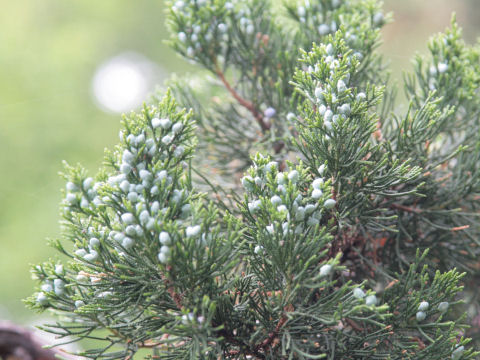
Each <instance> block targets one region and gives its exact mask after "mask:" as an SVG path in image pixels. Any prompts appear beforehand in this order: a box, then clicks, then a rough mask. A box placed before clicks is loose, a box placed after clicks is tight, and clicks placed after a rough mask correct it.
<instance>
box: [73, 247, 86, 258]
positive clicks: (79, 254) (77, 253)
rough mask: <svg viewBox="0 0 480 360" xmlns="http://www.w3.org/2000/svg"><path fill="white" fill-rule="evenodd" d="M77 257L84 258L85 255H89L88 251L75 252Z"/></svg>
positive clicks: (79, 250)
mask: <svg viewBox="0 0 480 360" xmlns="http://www.w3.org/2000/svg"><path fill="white" fill-rule="evenodd" d="M75 255H77V256H78V257H84V256H85V255H87V251H86V250H85V249H78V250H76V251H75Z"/></svg>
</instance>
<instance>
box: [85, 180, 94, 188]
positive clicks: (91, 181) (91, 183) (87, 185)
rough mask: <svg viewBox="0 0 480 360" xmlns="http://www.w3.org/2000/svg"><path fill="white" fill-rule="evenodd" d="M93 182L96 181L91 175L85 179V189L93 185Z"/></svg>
mask: <svg viewBox="0 0 480 360" xmlns="http://www.w3.org/2000/svg"><path fill="white" fill-rule="evenodd" d="M93 183H94V181H93V179H92V178H91V177H88V178H86V179H85V180H83V188H84V189H85V190H88V189H90V188H91V187H92V186H93Z"/></svg>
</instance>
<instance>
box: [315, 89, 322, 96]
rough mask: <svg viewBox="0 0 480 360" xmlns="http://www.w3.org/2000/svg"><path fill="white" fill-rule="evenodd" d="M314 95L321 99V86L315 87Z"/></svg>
mask: <svg viewBox="0 0 480 360" xmlns="http://www.w3.org/2000/svg"><path fill="white" fill-rule="evenodd" d="M315 97H316V98H317V99H323V89H322V88H321V87H317V88H315Z"/></svg>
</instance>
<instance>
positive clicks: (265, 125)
mask: <svg viewBox="0 0 480 360" xmlns="http://www.w3.org/2000/svg"><path fill="white" fill-rule="evenodd" d="M215 72H216V73H217V76H218V77H219V79H220V81H221V82H222V83H223V85H224V86H225V88H226V89H227V90H228V92H229V93H230V94H231V95H232V96H233V97H234V98H235V100H237V101H238V103H239V104H240V105H242V106H243V107H244V108H246V109H247V110H248V111H250V112H251V113H252V115H253V117H254V118H255V120H256V121H257V123H258V124H259V125H260V127H261V128H262V131H263V132H266V131H267V130H270V127H271V125H270V124H269V123H266V122H265V121H264V120H263V116H262V114H261V113H260V112H259V111H258V110H257V109H256V108H255V106H254V105H253V103H251V102H250V101H248V100H245V99H244V98H243V97H242V96H241V95H240V94H239V93H238V92H237V91H236V90H235V89H234V88H233V87H232V86H231V85H230V83H229V82H228V80H227V79H226V78H225V74H224V73H223V72H222V70H220V68H219V67H218V66H216V68H215Z"/></svg>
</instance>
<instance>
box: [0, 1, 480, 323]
mask: <svg viewBox="0 0 480 360" xmlns="http://www.w3.org/2000/svg"><path fill="white" fill-rule="evenodd" d="M275 1H276V0H275ZM477 4H478V0H456V1H447V0H422V1H418V0H387V1H385V8H386V11H394V18H395V22H394V23H393V24H389V25H388V26H387V27H386V28H385V30H384V44H383V46H382V47H381V51H382V52H383V53H384V54H385V57H386V59H387V60H389V61H391V63H392V66H393V67H394V77H395V78H397V79H399V80H400V79H401V72H402V71H403V70H409V69H410V59H411V57H412V55H413V54H414V52H415V51H420V52H424V51H425V49H426V40H427V39H428V37H429V36H430V35H431V34H433V33H435V32H438V31H441V30H443V29H444V28H445V27H446V26H448V24H449V22H450V17H451V13H452V11H455V12H456V13H457V19H458V21H459V23H460V24H461V26H462V27H463V28H464V30H465V37H466V39H467V40H468V41H469V42H473V41H474V40H475V38H476V36H477V35H478V34H479V33H480V10H477V6H476V5H477ZM1 6H2V7H1V8H2V11H1V12H0V174H1V176H0V203H1V206H0V294H1V297H0V320H1V319H9V320H13V321H16V322H20V323H28V322H30V321H31V320H32V319H33V315H34V314H32V313H31V312H29V311H27V310H26V309H25V308H24V306H23V304H22V303H21V299H22V298H25V297H26V296H28V295H30V294H31V293H32V289H33V281H32V280H31V278H30V273H29V269H30V264H33V263H38V262H41V261H43V260H46V259H47V258H49V257H53V256H56V254H55V253H54V252H53V250H52V249H50V248H49V247H47V246H46V238H47V237H51V238H55V237H57V236H58V235H59V226H58V221H59V219H60V217H59V210H58V209H59V208H58V203H59V202H60V198H61V194H60V189H61V188H62V187H63V186H64V183H63V181H62V180H61V179H60V177H59V176H58V175H57V174H58V172H59V171H61V169H62V164H61V161H62V160H63V159H65V160H67V161H68V162H69V163H77V162H81V163H82V164H83V165H84V166H85V167H86V168H87V169H89V170H90V172H91V173H93V172H94V171H95V170H96V169H97V168H98V167H99V166H100V164H101V162H102V159H103V149H104V147H112V145H113V144H115V143H116V141H117V134H118V130H119V119H120V115H119V114H116V113H113V112H111V111H110V112H106V111H104V110H103V108H102V107H99V106H98V105H97V101H96V100H95V97H94V95H93V93H92V81H93V79H94V76H95V73H96V71H97V70H98V69H99V67H100V66H101V65H102V64H103V63H104V62H105V61H108V60H109V59H112V58H115V59H117V60H118V59H119V57H118V56H119V54H125V53H127V52H128V53H129V55H128V56H127V55H126V56H124V57H123V58H127V60H128V59H130V60H129V61H134V62H137V63H142V64H147V65H148V66H147V67H148V69H149V71H150V72H149V74H150V75H149V78H151V79H155V81H158V82H161V81H162V79H163V78H164V77H165V76H167V75H168V74H170V73H172V72H177V73H180V72H184V71H185V70H186V69H190V70H191V69H192V67H191V66H188V65H187V64H186V63H185V62H184V61H183V60H181V59H179V58H178V57H177V56H176V55H175V54H174V53H173V52H172V51H171V50H170V49H169V48H168V47H167V46H166V45H164V44H163V40H164V39H166V38H167V33H166V29H165V17H164V12H165V9H164V5H163V3H162V1H160V0H156V1H153V0H143V1H126V0H102V1H94V0H82V1H68V0H42V1H31V0H17V1H6V0H4V1H3V3H2V4H1ZM132 53H135V54H136V55H132ZM132 59H133V60H132ZM123 70H125V69H124V68H123ZM120 73H122V72H121V71H120ZM122 74H124V75H126V76H127V77H128V76H130V80H131V84H133V85H135V86H137V88H138V87H140V88H143V90H145V89H146V90H149V91H151V90H153V85H152V84H145V83H142V82H140V83H138V81H137V80H138V76H137V75H138V74H137V75H135V73H133V74H132V73H128V71H127V72H125V71H123V73H122ZM110 75H111V74H110ZM135 76H137V77H135ZM135 81H137V82H135ZM113 86H114V88H113V89H112V88H107V89H103V90H104V91H107V96H108V94H109V92H108V91H111V92H115V90H116V89H115V86H116V85H115V83H114V85H113ZM117 105H118V104H117ZM124 105H125V104H124ZM127 105H128V104H127Z"/></svg>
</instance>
